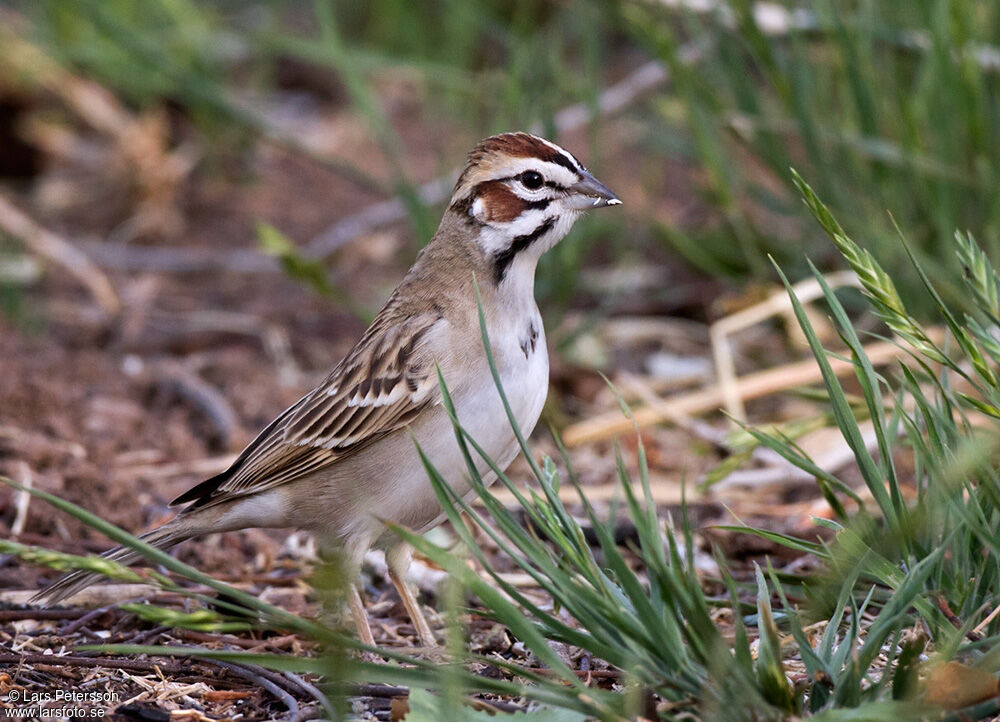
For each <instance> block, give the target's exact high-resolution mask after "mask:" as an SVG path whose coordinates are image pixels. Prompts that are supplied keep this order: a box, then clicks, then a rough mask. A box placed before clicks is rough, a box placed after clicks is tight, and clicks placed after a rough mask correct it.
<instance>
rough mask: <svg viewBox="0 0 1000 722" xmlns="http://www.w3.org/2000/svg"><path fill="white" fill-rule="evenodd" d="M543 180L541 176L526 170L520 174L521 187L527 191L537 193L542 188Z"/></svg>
mask: <svg viewBox="0 0 1000 722" xmlns="http://www.w3.org/2000/svg"><path fill="white" fill-rule="evenodd" d="M544 182H545V179H544V178H542V174H541V173H538V172H536V171H533V170H526V171H524V173H522V174H521V185H523V186H524V187H525V188H527V189H528V190H529V191H537V190H538V189H539V188H541V187H542V184H543V183H544Z"/></svg>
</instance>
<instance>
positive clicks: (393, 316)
mask: <svg viewBox="0 0 1000 722" xmlns="http://www.w3.org/2000/svg"><path fill="white" fill-rule="evenodd" d="M393 311H394V308H393V306H392V303H391V301H390V304H388V305H387V306H386V308H385V309H383V310H382V312H381V313H380V314H379V316H378V317H376V319H375V320H374V321H373V322H372V325H371V326H370V327H369V328H368V330H367V331H366V332H365V335H364V336H363V337H362V339H361V341H359V342H358V344H357V345H356V346H355V347H354V349H353V350H352V351H351V353H349V354H348V355H347V357H346V358H345V359H344V360H343V361H342V362H341V363H340V364H338V365H337V367H336V368H334V370H333V371H332V372H331V373H330V375H329V376H328V377H327V378H326V380H325V381H324V382H323V383H322V384H320V385H319V386H318V387H316V388H315V389H313V390H312V391H310V392H309V393H308V394H306V396H304V397H303V398H301V399H300V400H299V401H297V402H296V403H295V404H293V405H292V406H290V407H289V408H288V409H286V410H285V411H284V412H282V414H281V415H280V416H278V418H277V419H275V420H274V421H273V422H272V423H271V424H270V425H269V426H268V427H267V428H266V429H264V431H262V432H261V433H260V435H258V436H257V438H256V439H254V440H253V441H252V442H250V444H249V445H248V446H247V448H246V449H244V450H243V453H241V454H240V456H239V457H238V458H237V459H236V461H235V462H234V463H233V464H232V466H230V467H229V468H228V469H227V470H226V471H224V472H222V473H221V474H219V475H218V476H215V477H212V478H211V479H207V480H206V481H203V482H202V483H200V484H198V485H197V486H195V487H193V488H192V489H190V490H188V491H187V492H186V493H184V494H182V495H181V496H179V497H177V499H175V500H174V502H173V503H174V504H186V503H192V502H193V505H192V508H195V507H202V506H208V505H215V504H218V503H221V502H224V501H228V500H230V499H233V498H235V497H237V496H246V495H248V494H255V493H258V492H261V491H265V490H267V489H272V488H274V487H276V486H279V485H281V484H287V483H289V482H291V481H295V480H296V479H300V478H302V477H304V476H307V475H309V474H313V473H315V472H317V471H319V470H321V469H323V468H325V467H327V466H330V465H331V464H333V463H335V462H336V461H337V460H338V459H341V458H343V457H344V456H346V455H348V454H351V453H353V452H355V451H357V450H358V449H360V448H363V447H364V446H366V445H367V444H369V443H371V442H373V441H375V440H377V439H379V438H381V437H383V436H385V435H387V434H391V433H392V432H394V431H398V430H400V429H402V428H405V427H406V426H407V425H409V424H410V423H411V422H412V421H413V420H414V419H415V418H416V417H417V416H418V415H419V414H420V412H421V411H423V410H424V409H426V408H427V407H428V406H431V405H433V404H435V403H439V402H440V398H441V394H440V391H439V390H438V387H437V376H436V373H435V370H434V359H433V355H432V354H431V353H430V352H429V351H428V349H427V340H428V338H429V337H430V336H429V334H430V333H431V331H432V330H433V329H435V328H438V329H440V328H441V324H446V323H447V322H446V321H445V320H444V319H443V318H442V317H441V314H440V313H425V314H418V315H410V316H408V317H407V316H404V317H403V318H400V316H401V314H399V313H394V312H393Z"/></svg>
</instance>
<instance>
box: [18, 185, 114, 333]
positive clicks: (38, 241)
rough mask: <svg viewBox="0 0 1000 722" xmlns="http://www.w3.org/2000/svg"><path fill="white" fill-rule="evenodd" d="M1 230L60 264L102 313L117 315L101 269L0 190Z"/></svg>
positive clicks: (47, 258) (105, 277) (52, 261)
mask: <svg viewBox="0 0 1000 722" xmlns="http://www.w3.org/2000/svg"><path fill="white" fill-rule="evenodd" d="M0 230H2V231H3V232H4V233H7V234H8V235H10V236H12V237H14V238H16V239H17V240H19V241H20V242H21V243H23V244H24V245H25V246H26V247H27V248H28V250H29V251H31V252H32V253H34V254H36V255H38V256H40V257H42V258H44V259H45V260H47V261H50V262H51V263H53V264H55V265H57V266H59V267H61V268H63V269H64V270H66V271H67V272H68V273H69V274H70V275H71V276H73V277H74V278H75V279H76V280H78V281H79V282H80V283H81V285H83V287H84V288H86V289H87V290H88V291H90V294H91V295H92V296H93V297H94V300H95V301H97V304H98V305H99V306H100V307H101V309H102V310H103V311H104V313H105V314H107V315H108V316H116V315H117V314H118V311H119V310H121V302H120V301H119V300H118V294H117V293H115V289H114V287H113V286H112V285H111V281H109V280H108V277H107V276H105V275H104V272H103V271H102V270H101V269H100V268H98V267H97V266H96V265H94V263H93V262H92V261H91V260H90V259H89V258H88V257H87V256H86V255H85V254H84V253H83V252H82V251H80V250H79V249H78V248H76V247H75V246H73V245H72V244H70V243H69V242H68V241H67V240H65V239H64V238H62V237H61V236H59V235H57V234H55V233H53V232H52V231H50V230H48V229H46V228H43V227H42V226H40V225H39V224H37V223H36V222H35V221H33V220H32V219H31V218H30V217H28V215H27V214H25V213H24V212H22V211H21V210H20V209H19V208H17V207H16V206H15V205H14V204H13V203H11V202H10V201H9V200H8V199H7V198H6V197H5V196H4V195H3V194H0Z"/></svg>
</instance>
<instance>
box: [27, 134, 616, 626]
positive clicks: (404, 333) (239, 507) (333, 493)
mask: <svg viewBox="0 0 1000 722" xmlns="http://www.w3.org/2000/svg"><path fill="white" fill-rule="evenodd" d="M620 203H621V201H620V200H619V199H618V197H617V196H616V195H615V194H614V193H612V192H611V191H610V190H609V189H608V188H607V187H605V186H604V185H603V184H602V183H600V182H599V181H598V180H597V179H596V178H594V177H593V176H592V175H591V174H590V173H588V172H587V170H586V168H584V167H583V165H582V164H581V163H580V162H579V161H578V160H577V159H576V158H574V157H573V156H572V155H571V154H570V153H568V152H566V151H565V150H563V149H562V148H560V147H559V146H557V145H556V144H554V143H551V142H549V141H547V140H545V139H543V138H538V137H536V136H533V135H529V134H527V133H504V134H502V135H496V136H493V137H491V138H487V139H486V140H484V141H482V142H480V143H479V144H478V145H477V146H476V147H475V148H474V149H473V150H472V152H471V153H470V154H469V157H468V162H467V164H466V166H465V169H464V171H463V172H462V174H461V176H460V177H459V179H458V181H457V183H456V184H455V190H454V193H453V194H452V197H451V201H450V204H449V206H448V209H447V211H446V212H445V214H444V217H443V218H442V219H441V225H440V226H439V227H438V230H437V232H436V233H435V234H434V238H433V239H432V240H431V242H430V243H429V244H428V245H427V246H426V247H425V248H424V249H423V250H422V251H421V252H420V254H419V255H418V256H417V260H416V263H414V265H413V267H412V268H411V269H410V271H409V272H408V273H407V274H406V277H405V278H404V279H403V281H402V283H401V284H400V285H399V287H398V288H397V289H396V290H395V292H394V293H393V294H392V296H391V297H390V298H389V300H388V302H387V303H386V304H385V307H384V308H383V309H382V310H381V311H380V312H379V314H378V316H377V317H376V318H375V320H374V321H373V322H372V324H371V326H370V327H369V328H368V330H367V331H366V332H365V334H364V336H362V337H361V340H360V341H359V342H358V343H357V345H356V346H355V347H354V348H353V350H352V351H351V352H350V353H349V354H348V355H347V357H346V358H345V359H344V360H343V361H341V362H340V363H339V364H337V366H336V367H334V369H333V371H331V372H330V375H329V376H328V377H327V378H326V380H325V381H324V382H323V383H322V384H320V385H319V386H318V387H316V388H315V389H313V390H312V391H310V392H309V393H308V394H306V395H305V396H304V397H303V398H302V399H300V400H299V401H297V402H296V403H294V404H293V405H292V406H291V407H289V408H288V409H286V410H285V411H284V412H282V413H281V414H280V415H279V416H278V417H277V418H276V419H275V420H274V421H272V422H271V423H270V424H269V425H268V426H267V428H265V429H264V430H263V431H262V432H261V433H260V434H259V435H258V436H257V438H256V439H254V440H253V441H252V442H250V444H249V446H247V447H246V449H244V450H243V452H242V453H241V454H240V455H239V457H238V458H237V459H236V461H235V462H234V463H233V464H232V466H230V467H229V468H228V469H227V470H226V471H224V472H222V473H221V474H219V475H218V476H214V477H212V478H211V479H208V480H207V481H203V482H201V483H200V484H198V485H196V486H194V487H193V488H192V489H190V490H189V491H187V492H185V493H184V494H181V496H179V497H178V498H177V499H175V500H174V502H173V503H174V504H181V505H185V506H184V508H183V509H181V511H180V512H179V513H178V514H177V516H176V517H175V518H174V519H173V520H171V521H170V522H168V523H166V524H164V525H163V526H161V527H160V528H158V529H155V530H153V531H150V532H147V533H146V534H144V535H143V539H145V541H147V542H148V543H150V544H153V545H155V546H157V547H160V548H168V547H171V546H173V545H175V544H178V543H179V542H182V541H184V540H186V539H190V538H192V537H198V536H202V535H205V534H211V533H214V532H225V531H233V530H236V529H243V528H247V527H296V528H300V529H305V530H308V531H310V532H312V533H313V535H314V536H315V538H316V539H317V542H318V544H319V547H320V550H321V552H325V553H327V554H339V555H340V556H341V559H343V560H344V561H345V563H346V566H345V568H346V569H347V570H349V573H351V574H352V576H351V579H355V578H356V575H357V573H358V571H359V570H360V565H361V561H362V557H363V555H364V553H365V552H366V551H367V550H368V549H369V548H371V547H372V546H377V547H382V548H385V549H386V550H387V551H386V560H387V564H388V568H389V576H390V579H391V581H392V583H393V585H394V586H395V587H396V589H397V590H398V591H399V594H400V597H401V598H402V601H403V603H404V605H405V606H406V610H407V612H408V613H409V615H410V618H411V619H412V620H413V623H414V626H415V627H416V629H417V633H418V635H419V638H420V640H421V643H423V644H425V645H433V644H435V639H434V635H433V633H432V631H431V629H430V626H429V625H428V623H427V621H426V619H425V618H424V615H423V613H422V611H421V609H420V607H419V605H418V604H417V601H416V599H415V597H414V595H413V592H412V591H411V590H410V589H409V588H408V587H407V585H406V584H405V582H404V581H403V580H404V576H405V572H406V570H407V568H408V567H409V563H410V549H409V547H408V546H406V545H404V544H401V543H399V541H398V539H396V538H394V535H393V534H392V533H391V532H389V531H388V530H387V528H386V526H385V524H384V520H390V521H393V522H396V523H398V524H402V525H405V526H407V527H409V528H411V529H414V530H416V531H418V532H423V531H426V530H428V529H430V528H432V527H434V526H436V525H437V524H439V523H441V521H442V520H443V519H444V514H443V512H442V510H441V507H440V505H439V504H438V501H437V498H436V496H435V494H434V491H433V489H432V487H431V484H430V481H429V479H428V477H427V473H426V471H425V469H424V466H423V464H422V463H421V461H420V458H419V456H418V453H417V448H416V444H415V443H414V442H416V443H418V444H419V445H420V447H421V448H422V449H423V451H424V452H425V453H426V454H427V456H428V457H429V458H430V459H431V460H432V461H433V463H434V465H435V466H436V467H437V469H438V470H439V471H440V472H441V474H442V475H443V477H444V478H445V479H446V480H447V481H448V482H449V483H450V484H451V485H452V486H453V487H454V488H456V489H457V490H458V491H459V492H460V493H464V494H469V493H470V487H469V484H468V481H467V474H468V472H467V468H466V464H465V460H464V458H463V456H462V454H461V453H460V451H459V447H458V444H457V441H456V439H455V435H454V432H453V429H452V422H451V420H450V419H449V417H448V415H447V413H446V412H445V409H444V407H443V406H442V400H441V391H440V389H439V388H438V377H437V370H436V369H437V368H440V370H441V374H442V376H443V378H444V380H445V383H446V384H447V386H448V389H449V391H450V393H451V395H452V397H453V398H454V403H455V407H456V411H457V414H458V419H459V421H460V422H461V423H462V425H463V426H464V427H465V428H466V430H467V431H468V432H469V433H470V434H471V435H472V437H473V438H475V439H476V440H477V441H478V442H479V444H481V445H482V447H483V449H485V451H486V452H487V453H488V454H489V455H490V457H492V458H493V459H494V460H495V461H496V462H497V464H498V465H499V467H500V468H505V467H506V466H507V465H509V464H510V463H511V462H512V461H513V460H514V457H515V456H516V455H517V453H518V444H517V440H516V438H515V435H514V433H513V431H512V430H511V428H510V426H509V424H508V422H507V419H506V416H505V413H504V410H503V407H502V404H501V400H500V395H499V393H498V391H497V389H496V387H495V385H494V382H493V379H492V377H491V374H490V371H489V368H488V365H487V358H486V354H485V350H484V347H483V344H482V341H481V332H480V323H479V318H478V307H477V301H476V297H475V293H474V283H478V286H479V289H480V293H481V295H482V305H483V311H484V314H485V317H486V331H487V333H488V336H489V340H490V345H491V347H492V351H493V355H494V361H495V363H496V367H497V370H498V371H499V374H500V378H501V382H502V385H503V388H504V390H505V392H506V394H507V396H508V399H509V401H510V405H511V408H512V410H513V412H514V417H515V418H516V419H517V423H518V424H519V425H520V428H521V430H522V431H523V432H524V433H525V434H528V433H530V432H531V430H532V429H533V428H534V426H535V422H536V421H537V420H538V416H539V414H540V413H541V411H542V405H543V403H544V402H545V396H546V394H547V392H548V379H549V360H548V353H547V351H546V347H545V331H544V329H543V327H542V319H541V316H540V315H539V313H538V307H537V306H536V304H535V298H534V278H535V266H536V265H537V263H538V259H539V257H540V256H541V255H542V254H543V253H545V251H547V250H549V249H550V248H552V247H553V246H554V245H555V244H556V243H557V242H558V241H559V240H561V239H562V238H563V236H565V235H566V233H567V232H568V231H569V230H570V228H571V227H572V225H573V223H574V222H575V221H576V219H577V218H579V217H580V215H581V214H582V213H583V211H586V210H589V209H591V208H600V207H603V206H612V205H618V204H620ZM479 466H480V467H481V468H480V472H481V473H482V474H483V477H484V479H485V480H486V481H487V482H490V481H493V480H495V478H496V477H495V475H494V474H493V473H492V472H491V471H490V469H489V468H488V467H487V465H486V464H485V462H482V461H481V460H480V462H479ZM108 556H110V557H111V558H113V559H116V560H118V561H119V562H123V563H126V564H128V563H132V562H134V561H136V560H137V559H138V558H139V556H138V555H137V554H135V553H134V552H132V551H129V550H127V549H118V550H115V551H113V552H109V554H108ZM97 578H98V577H97V576H96V575H94V574H88V573H86V572H73V573H70V574H68V575H66V576H64V577H62V578H61V579H59V580H58V581H56V582H55V583H54V584H52V585H51V586H50V587H48V588H47V589H45V590H43V591H42V592H41V593H40V594H39V595H38V597H39V598H42V599H45V600H47V601H49V602H55V601H58V600H60V599H63V598H65V597H68V596H70V595H71V594H73V593H75V592H77V591H78V590H80V589H82V588H83V587H85V586H87V585H88V584H90V583H92V582H93V581H95V580H96V579H97ZM349 602H350V608H351V613H352V616H353V617H354V621H355V624H356V625H357V627H358V632H359V635H360V638H361V641H362V642H364V643H366V644H372V643H373V641H372V634H371V630H370V628H369V626H368V620H367V615H366V613H365V610H364V607H363V605H362V603H361V599H360V596H359V594H358V591H357V587H356V585H352V588H351V590H350V595H349Z"/></svg>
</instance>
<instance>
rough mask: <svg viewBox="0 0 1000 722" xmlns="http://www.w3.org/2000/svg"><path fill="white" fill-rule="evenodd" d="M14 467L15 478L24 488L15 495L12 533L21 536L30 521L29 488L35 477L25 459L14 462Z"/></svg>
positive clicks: (14, 535) (13, 535)
mask: <svg viewBox="0 0 1000 722" xmlns="http://www.w3.org/2000/svg"><path fill="white" fill-rule="evenodd" d="M14 469H15V470H14V474H13V476H14V480H15V481H16V482H17V483H19V484H20V485H21V486H23V487H24V488H23V489H20V490H18V491H17V493H16V494H15V497H14V510H15V511H14V523H13V524H11V525H10V535H11V536H12V537H19V536H21V533H22V532H24V525H25V523H27V521H28V508H29V507H30V506H31V494H30V493H28V490H29V489H31V487H32V486H33V485H34V480H35V477H34V474H32V473H31V467H30V466H28V465H27V464H26V463H25V462H23V461H20V460H19V461H16V462H14Z"/></svg>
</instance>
